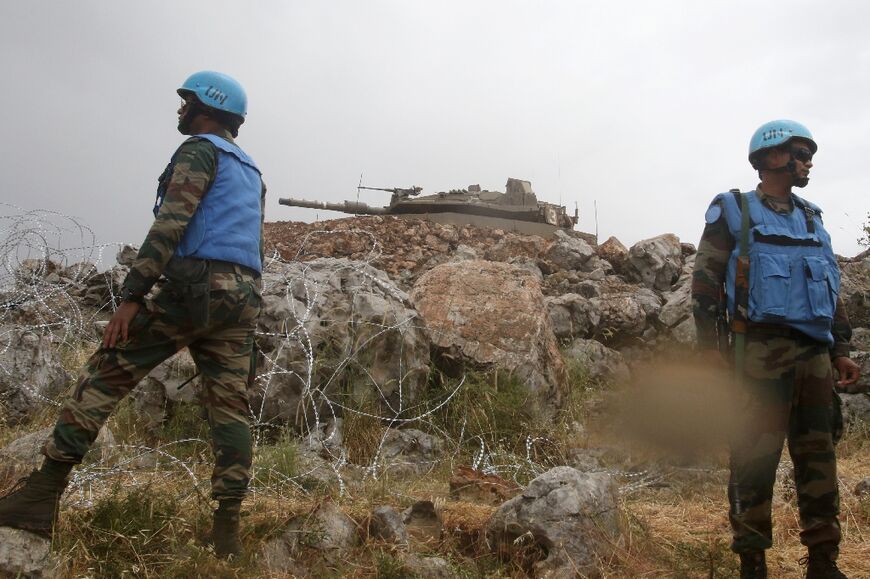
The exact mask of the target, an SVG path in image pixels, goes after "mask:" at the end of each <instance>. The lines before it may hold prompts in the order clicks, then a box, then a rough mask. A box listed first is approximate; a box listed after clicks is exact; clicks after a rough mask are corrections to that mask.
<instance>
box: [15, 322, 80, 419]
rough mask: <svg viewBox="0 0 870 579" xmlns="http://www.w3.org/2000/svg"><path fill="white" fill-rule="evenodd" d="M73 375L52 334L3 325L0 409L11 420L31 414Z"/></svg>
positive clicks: (53, 395)
mask: <svg viewBox="0 0 870 579" xmlns="http://www.w3.org/2000/svg"><path fill="white" fill-rule="evenodd" d="M71 379H72V377H71V376H70V375H69V374H68V373H67V371H66V370H65V369H64V367H63V365H62V364H61V361H60V354H59V352H58V350H57V348H56V347H54V346H53V344H52V341H51V336H50V334H43V333H38V332H35V331H30V330H26V329H19V328H15V327H10V326H6V327H4V328H2V329H0V410H2V411H3V412H4V416H3V418H4V419H5V420H6V421H7V422H9V423H12V424H15V423H19V422H22V421H25V420H27V419H28V418H30V416H31V415H32V414H33V412H34V411H35V410H36V409H38V408H40V407H42V406H43V405H44V404H45V403H46V402H47V400H53V399H54V398H55V397H56V396H57V395H58V394H60V392H61V391H63V389H64V388H65V387H66V385H67V383H68V382H69V381H70V380H71Z"/></svg>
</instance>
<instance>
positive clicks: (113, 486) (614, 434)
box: [0, 356, 870, 579]
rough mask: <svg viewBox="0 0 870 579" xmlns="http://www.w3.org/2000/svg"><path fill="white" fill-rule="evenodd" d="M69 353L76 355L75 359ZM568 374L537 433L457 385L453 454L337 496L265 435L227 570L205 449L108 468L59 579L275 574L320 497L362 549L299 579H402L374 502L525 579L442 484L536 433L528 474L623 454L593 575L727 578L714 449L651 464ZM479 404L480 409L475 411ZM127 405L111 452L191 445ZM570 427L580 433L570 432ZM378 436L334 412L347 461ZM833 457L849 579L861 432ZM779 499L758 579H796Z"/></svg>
mask: <svg viewBox="0 0 870 579" xmlns="http://www.w3.org/2000/svg"><path fill="white" fill-rule="evenodd" d="M73 357H75V358H76V359H77V361H78V356H73ZM574 378H575V380H577V381H578V383H577V384H576V386H575V389H574V393H573V396H572V397H571V400H570V401H569V405H568V408H567V409H566V410H565V412H564V413H563V414H562V415H561V416H560V417H559V418H558V420H556V421H549V422H547V423H541V422H538V423H535V422H534V417H533V416H530V415H527V414H524V413H523V399H522V397H520V396H518V394H517V392H516V391H515V389H512V388H511V384H510V382H509V381H507V382H500V383H499V384H498V387H497V388H496V387H495V382H494V381H493V380H491V379H486V378H478V379H476V380H472V381H470V382H469V387H468V389H467V391H465V392H463V393H462V396H460V397H458V398H457V399H456V401H455V404H453V405H451V406H450V408H449V409H445V411H444V412H443V413H441V414H438V415H435V416H434V417H433V420H434V421H433V423H432V424H431V426H433V427H434V429H435V430H436V431H437V432H438V433H439V434H441V435H442V436H447V437H453V438H454V439H458V437H457V436H456V434H457V433H458V432H459V431H460V428H459V424H460V422H464V424H465V431H464V434H463V435H464V436H465V437H466V438H465V439H464V440H466V441H467V443H466V444H465V445H457V446H455V447H453V448H451V449H450V458H449V459H447V460H445V461H443V462H442V463H440V464H438V465H436V466H435V468H434V469H433V470H431V471H429V472H426V473H423V474H421V475H418V476H402V477H399V476H395V475H394V474H393V473H391V472H390V471H387V472H385V473H383V474H382V475H380V476H379V477H378V478H377V479H371V478H368V479H365V480H363V481H361V482H360V481H357V482H349V484H348V487H347V489H346V490H347V493H346V494H344V495H343V496H342V495H339V493H338V492H337V488H336V487H335V486H332V487H329V488H323V487H317V490H310V489H309V490H304V488H303V487H305V488H308V487H306V486H305V485H302V486H299V485H294V484H287V483H286V481H287V479H288V478H289V477H293V476H294V475H295V474H297V473H296V472H295V471H296V469H298V462H297V459H298V454H297V453H298V449H297V448H296V446H295V442H294V441H293V439H292V438H291V437H290V436H289V435H287V436H280V437H278V438H277V440H275V441H274V443H273V444H270V445H266V446H262V447H260V448H259V449H258V450H257V454H256V460H258V461H259V464H260V466H261V470H259V471H258V474H257V475H256V479H255V481H254V489H255V490H254V492H253V493H252V495H251V496H250V497H249V499H248V500H246V502H245V504H244V509H243V519H242V521H243V524H242V534H243V537H242V540H243V543H244V546H245V549H246V552H247V555H246V556H245V557H243V558H242V559H241V560H239V561H235V562H232V563H227V562H224V561H219V560H217V559H215V558H214V557H213V555H212V554H211V552H210V550H209V549H208V548H207V547H205V546H204V544H203V539H204V537H205V535H206V533H207V531H208V530H209V527H210V513H211V509H212V508H213V506H212V504H211V503H210V501H209V500H208V498H207V494H208V482H207V481H208V478H209V476H210V469H211V458H210V456H209V452H208V446H207V444H205V443H188V444H187V445H186V446H184V447H179V448H176V449H175V450H174V452H176V454H179V455H180V456H182V458H183V459H184V462H185V464H186V465H188V466H189V467H190V468H192V469H193V471H194V474H195V478H196V483H195V482H194V481H193V480H192V479H191V478H190V476H189V475H188V474H187V473H186V472H185V470H184V469H183V468H182V467H181V466H178V465H173V464H171V463H166V462H165V461H164V462H163V463H162V464H161V466H160V468H158V469H156V470H150V471H149V470H141V469H139V470H130V471H128V472H126V473H121V474H111V475H110V476H108V477H106V478H105V479H104V480H103V481H102V482H100V483H99V484H96V485H94V486H93V487H90V488H87V489H84V490H86V491H87V493H83V492H81V491H82V489H78V490H77V491H76V492H73V493H70V494H68V495H67V497H66V500H65V503H64V506H63V511H62V514H61V519H60V523H59V527H58V532H57V533H56V534H55V540H54V546H53V548H54V552H55V554H56V556H57V558H58V559H59V560H60V561H61V569H60V571H61V573H60V576H61V577H93V578H97V577H121V576H135V577H155V578H156V577H160V578H163V577H185V578H187V577H227V578H230V577H232V578H253V577H282V575H275V574H271V575H270V574H269V573H267V572H266V571H265V570H264V569H263V567H262V565H261V563H260V561H259V552H260V549H261V548H262V546H263V545H264V544H265V543H266V542H268V541H269V540H270V539H272V538H274V537H276V536H278V535H279V534H280V533H281V531H282V529H283V528H284V527H285V526H286V524H287V523H288V521H290V520H291V519H292V518H294V517H296V516H300V515H306V514H308V513H310V512H311V511H312V510H313V509H315V508H316V507H317V505H318V504H320V503H321V502H322V501H323V500H324V498H325V497H326V496H330V497H331V498H332V500H334V501H335V502H336V504H337V505H338V506H339V507H340V508H341V509H342V510H343V511H344V512H345V513H346V514H348V516H350V517H351V518H352V519H353V520H354V521H355V522H356V523H357V525H358V527H359V533H360V538H361V540H362V543H361V546H360V547H358V548H356V549H354V550H352V551H351V552H349V553H347V554H346V556H344V557H343V558H342V559H341V560H339V561H333V562H329V561H326V560H324V559H321V558H319V557H317V556H316V555H315V554H312V553H306V555H305V556H306V557H308V559H306V560H305V561H304V563H305V564H306V565H309V569H310V576H317V577H349V576H353V577H373V578H374V577H377V578H383V579H388V578H393V577H395V578H398V577H407V576H408V573H407V572H406V571H405V568H404V566H403V565H404V564H403V557H404V555H405V553H404V551H403V550H402V549H399V548H397V547H395V546H391V545H387V544H384V543H383V542H380V541H375V540H371V539H369V538H368V537H367V532H366V528H367V521H368V517H369V514H370V513H371V511H372V510H373V509H374V508H375V507H377V506H380V505H391V506H393V507H395V508H396V509H398V510H402V509H404V508H406V507H408V506H409V505H411V504H412V503H414V502H415V501H418V500H432V501H434V502H435V503H436V505H437V506H438V508H439V509H440V512H441V515H442V519H443V522H444V529H445V533H444V537H443V539H442V540H441V541H438V542H436V543H430V544H424V545H420V544H415V545H414V546H412V550H413V551H415V552H417V553H418V554H420V555H424V556H425V555H437V556H440V557H443V558H445V559H447V560H448V561H449V562H450V563H451V565H452V566H453V568H454V570H455V571H456V572H457V573H458V574H460V576H462V577H491V578H497V577H505V578H506V577H526V576H528V575H529V572H530V570H531V568H532V565H533V563H534V562H535V561H536V560H539V559H540V558H541V557H542V556H544V553H543V552H542V551H541V550H540V549H539V548H536V547H534V546H533V545H531V544H530V545H526V546H525V547H522V548H520V549H517V550H516V551H515V552H514V553H513V554H512V555H511V556H510V557H508V558H506V559H500V558H498V557H497V556H495V555H494V554H493V553H492V552H491V550H490V547H489V546H488V545H487V543H486V540H485V531H486V525H487V522H488V520H489V518H490V517H491V515H492V513H493V511H494V510H495V508H494V507H490V506H485V505H479V504H473V503H467V502H461V501H453V500H451V499H450V498H449V484H448V482H449V478H450V475H451V473H452V470H453V467H454V466H455V465H459V464H464V465H468V464H470V462H471V460H472V456H473V453H474V452H475V451H476V450H477V449H478V448H479V446H478V440H479V439H482V440H484V441H485V442H486V444H487V446H488V448H489V449H490V450H497V451H499V452H502V453H503V454H501V455H499V456H501V459H502V460H504V461H510V460H515V461H517V462H518V463H520V462H522V461H523V460H525V454H524V450H525V440H526V436H528V435H529V434H530V433H531V434H534V435H535V436H545V437H546V438H547V441H542V442H541V443H538V444H537V445H536V446H535V447H534V448H533V451H532V457H533V460H534V461H536V462H538V463H539V465H540V468H546V467H548V465H550V464H560V462H559V461H561V460H564V458H565V457H568V456H570V454H571V452H570V451H571V449H577V448H580V449H582V448H584V447H589V448H594V447H604V448H607V447H611V448H615V447H619V448H621V449H622V450H621V453H622V454H623V455H624V456H629V457H630V459H626V461H624V462H621V463H618V464H607V461H606V460H605V466H607V467H611V468H613V469H614V471H618V472H616V476H617V479H618V480H619V481H620V482H622V483H626V484H625V485H624V486H623V488H624V489H626V490H628V491H629V492H627V493H626V494H625V495H624V497H623V498H622V501H621V504H620V508H621V513H622V518H623V521H624V530H625V536H624V539H623V540H622V541H621V542H620V543H618V544H616V545H614V552H613V555H612V556H611V557H610V558H609V559H608V560H605V561H601V572H602V576H603V577H605V578H609V579H616V578H626V579H628V578H638V577H650V578H652V577H655V578H659V577H675V578H682V577H699V578H704V577H706V578H711V577H722V578H724V577H733V576H735V574H736V572H737V560H736V557H735V556H734V555H733V554H732V553H731V552H730V550H729V548H728V545H729V541H730V529H729V526H728V520H727V498H726V481H727V470H726V469H725V465H726V453H725V452H724V451H723V449H722V448H721V446H719V447H703V448H700V449H699V448H693V449H692V450H693V452H697V451H699V450H703V452H704V453H705V454H704V458H705V460H703V461H699V462H696V463H695V464H696V465H698V464H703V466H702V467H701V468H685V467H686V466H691V464H689V465H686V464H684V463H685V461H687V460H691V459H692V457H691V456H689V457H688V458H687V457H685V456H683V457H680V458H679V459H678V460H675V459H674V456H673V453H671V454H670V455H667V456H662V455H661V454H660V453H661V452H662V449H661V448H660V447H659V448H656V447H653V446H650V445H649V444H645V443H644V441H642V440H638V439H636V438H631V439H629V438H626V432H625V431H624V430H622V429H620V428H619V427H618V426H616V427H614V424H618V423H613V422H612V421H610V420H609V418H608V415H607V414H604V415H602V414H601V412H602V410H601V409H602V406H601V403H600V402H601V398H602V396H603V395H605V394H607V393H606V392H602V391H601V390H598V389H597V387H594V386H591V385H589V384H588V383H586V382H584V381H583V378H582V376H580V375H575V376H574ZM481 400H485V401H487V403H486V404H480V401H481ZM363 407H364V409H367V408H368V407H367V406H366V405H363ZM125 408H126V407H125ZM125 408H122V409H121V412H119V413H117V414H116V415H115V417H114V418H113V419H112V423H111V425H112V426H113V427H114V429H115V430H116V432H117V433H119V434H121V436H120V439H121V440H120V442H125V443H130V444H135V443H136V441H137V438H139V439H142V441H145V440H146V439H147V442H148V443H149V444H154V443H166V442H170V441H172V440H175V439H178V438H183V437H185V436H194V437H200V438H202V437H203V436H204V431H203V424H202V421H201V419H200V418H199V417H198V414H197V412H196V407H195V406H191V407H189V408H182V409H180V411H179V413H177V414H176V416H175V417H174V418H173V419H172V420H171V421H169V423H167V424H166V425H164V427H163V428H161V429H159V430H156V431H151V432H145V431H143V429H142V428H141V425H140V424H138V423H137V422H136V416H135V413H134V412H132V411H131V410H130V408H126V409H125ZM593 417H597V418H596V419H595V420H593V419H592V418H593ZM54 418H55V411H54V410H53V409H52V408H48V409H46V411H45V412H43V413H40V414H39V415H38V416H37V417H36V419H35V421H34V422H33V423H31V424H29V425H26V426H17V427H14V428H0V442H6V441H9V440H12V439H14V438H15V437H17V436H20V435H21V434H24V433H26V432H32V431H33V430H35V429H37V428H39V427H43V426H48V425H50V424H51V423H52V422H53V421H54ZM577 423H581V424H583V425H584V426H585V430H584V429H581V430H580V431H577V430H576V429H575V426H576V424H577ZM382 429H383V425H382V424H380V423H379V422H378V421H377V420H375V419H372V418H368V417H366V415H365V414H359V415H351V416H346V417H345V442H346V445H347V448H348V450H349V452H350V453H351V458H352V459H356V461H359V462H362V463H365V462H367V461H368V460H371V459H372V458H373V457H374V451H375V449H376V448H377V442H378V441H379V439H380V436H381V433H382ZM472 434H476V435H478V436H479V439H474V438H472V437H471V436H470V435H472ZM657 453H658V454H657ZM690 454H691V453H690ZM695 457H697V454H695ZM838 457H839V468H840V471H839V472H840V479H841V489H842V517H841V520H842V526H843V531H844V542H843V545H842V553H841V557H840V566H841V568H842V569H843V570H844V571H845V572H846V573H847V574H848V575H849V576H850V577H870V536H868V534H870V497H864V498H860V497H856V496H854V495H853V494H852V489H853V488H854V487H855V485H856V484H857V483H858V482H859V481H860V480H862V479H863V478H864V477H865V476H867V473H868V472H870V439H868V430H867V429H866V428H862V429H859V430H855V431H852V432H850V433H848V434H847V436H846V437H845V439H844V440H843V441H842V442H841V444H840V445H839V447H838ZM115 460H120V457H116V459H115ZM674 464H676V465H679V466H673V465H674ZM650 465H654V466H653V467H651V466H650ZM648 467H649V468H658V469H660V473H661V474H660V476H659V477H658V478H654V479H650V480H651V481H652V482H655V484H634V483H635V482H636V479H632V478H631V477H628V476H621V474H625V473H626V471H632V470H638V469H643V468H648ZM515 472H516V474H517V476H518V477H519V478H521V479H527V478H528V477H529V476H531V474H532V470H530V469H526V470H517V471H515ZM2 474H3V473H0V475H2ZM0 478H2V477H0ZM12 478H13V477H12V475H11V474H10V475H9V477H6V478H5V479H4V480H0V486H5V485H6V484H7V483H11V482H12ZM776 492H777V495H776V496H777V501H776V503H775V505H774V529H775V538H774V541H775V545H774V548H773V549H771V551H770V552H769V565H770V569H771V575H770V576H771V577H799V576H801V568H800V567H799V565H798V560H799V559H800V558H801V557H802V556H803V555H804V553H805V550H804V548H803V547H802V546H801V545H800V541H799V539H798V533H799V524H798V517H797V511H796V506H795V504H794V499H793V497H789V496H788V491H787V489H783V488H781V487H777V491H776ZM82 499H87V501H85V502H82ZM284 576H287V577H289V576H290V575H284Z"/></svg>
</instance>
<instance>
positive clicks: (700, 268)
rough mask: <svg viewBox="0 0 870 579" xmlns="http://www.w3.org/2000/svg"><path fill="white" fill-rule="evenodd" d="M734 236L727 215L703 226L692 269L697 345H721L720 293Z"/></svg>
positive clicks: (701, 347)
mask: <svg viewBox="0 0 870 579" xmlns="http://www.w3.org/2000/svg"><path fill="white" fill-rule="evenodd" d="M734 243H735V240H734V236H732V235H731V232H730V231H729V230H728V224H727V222H726V221H725V217H724V216H720V217H719V219H717V220H716V221H715V222H713V223H708V224H707V225H706V226H705V227H704V233H703V234H702V235H701V241H700V242H699V243H698V253H697V255H696V256H695V269H694V270H693V271H692V314H693V315H694V316H695V328H696V329H697V333H698V348H699V349H701V350H715V349H717V348H718V341H717V334H716V318H717V316H718V313H719V307H720V306H719V296H720V291H721V288H722V284H723V283H724V282H725V274H726V269H727V267H728V258H729V257H730V255H731V250H732V249H733V248H734Z"/></svg>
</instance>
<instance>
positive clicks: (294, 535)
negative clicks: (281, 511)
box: [263, 500, 359, 570]
mask: <svg viewBox="0 0 870 579" xmlns="http://www.w3.org/2000/svg"><path fill="white" fill-rule="evenodd" d="M358 543H359V536H358V535H357V529H356V523H354V522H353V520H352V519H351V518H350V517H348V516H347V515H345V514H344V513H343V512H341V510H339V508H338V507H336V506H335V504H334V503H333V502H332V501H330V500H327V501H325V502H324V503H323V504H321V505H320V507H318V508H317V509H315V511H314V512H312V513H310V514H307V515H304V516H299V517H296V518H294V519H293V520H291V521H290V523H289V524H288V525H287V527H286V529H285V530H284V532H283V533H282V534H281V536H280V537H278V538H276V539H273V540H272V541H270V542H269V543H267V544H266V546H265V547H264V549H263V558H264V559H268V562H267V567H269V568H270V569H271V568H273V567H275V568H281V567H286V566H287V565H290V566H295V561H294V560H293V559H294V557H295V556H296V555H297V554H298V553H299V552H300V550H301V549H303V548H308V549H314V550H316V551H320V552H321V553H322V554H323V556H324V557H325V558H326V559H328V560H337V559H339V558H341V557H342V556H343V555H345V554H346V553H347V551H348V550H350V549H352V548H354V547H355V546H356V545H357V544H358ZM276 570H279V569H276Z"/></svg>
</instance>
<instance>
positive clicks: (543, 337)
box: [411, 260, 568, 413]
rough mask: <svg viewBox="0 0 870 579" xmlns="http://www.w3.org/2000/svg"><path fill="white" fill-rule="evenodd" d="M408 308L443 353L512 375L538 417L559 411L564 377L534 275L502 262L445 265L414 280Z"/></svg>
mask: <svg viewBox="0 0 870 579" xmlns="http://www.w3.org/2000/svg"><path fill="white" fill-rule="evenodd" d="M411 301H412V302H413V303H414V306H415V307H416V308H417V311H419V312H420V315H421V317H422V318H423V320H424V321H425V322H426V327H427V331H428V333H429V336H430V339H431V341H432V344H433V345H434V346H436V347H437V348H439V349H440V351H441V352H442V353H447V356H448V357H452V358H454V359H455V358H457V357H461V358H462V359H465V360H467V361H470V362H472V363H473V364H475V365H478V366H483V367H494V368H498V369H503V370H507V371H509V372H512V373H513V375H514V376H516V377H517V378H519V379H520V380H521V381H522V382H523V383H525V385H526V386H527V387H528V389H529V391H530V393H531V394H532V395H533V396H532V398H533V404H534V405H535V406H536V407H537V409H538V410H542V411H544V412H545V413H549V412H552V411H554V409H555V408H558V407H560V406H561V404H562V401H563V400H564V396H565V393H566V391H567V387H568V384H567V372H566V370H565V363H564V361H563V360H562V355H561V353H560V352H559V349H558V347H557V344H556V337H555V335H554V334H553V330H552V327H551V325H550V318H549V315H548V311H547V308H546V307H545V305H544V296H543V294H542V293H541V285H540V282H539V281H538V279H537V278H535V277H534V276H533V275H531V274H529V273H528V272H526V271H524V270H522V269H520V268H517V267H515V266H512V265H509V264H504V263H494V262H489V261H480V260H478V261H464V262H458V263H456V262H454V263H447V264H444V265H440V266H438V267H436V268H435V269H432V270H429V271H427V272H425V273H424V274H423V275H421V276H420V278H419V279H418V280H417V283H416V284H415V285H414V288H413V290H412V291H411Z"/></svg>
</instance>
